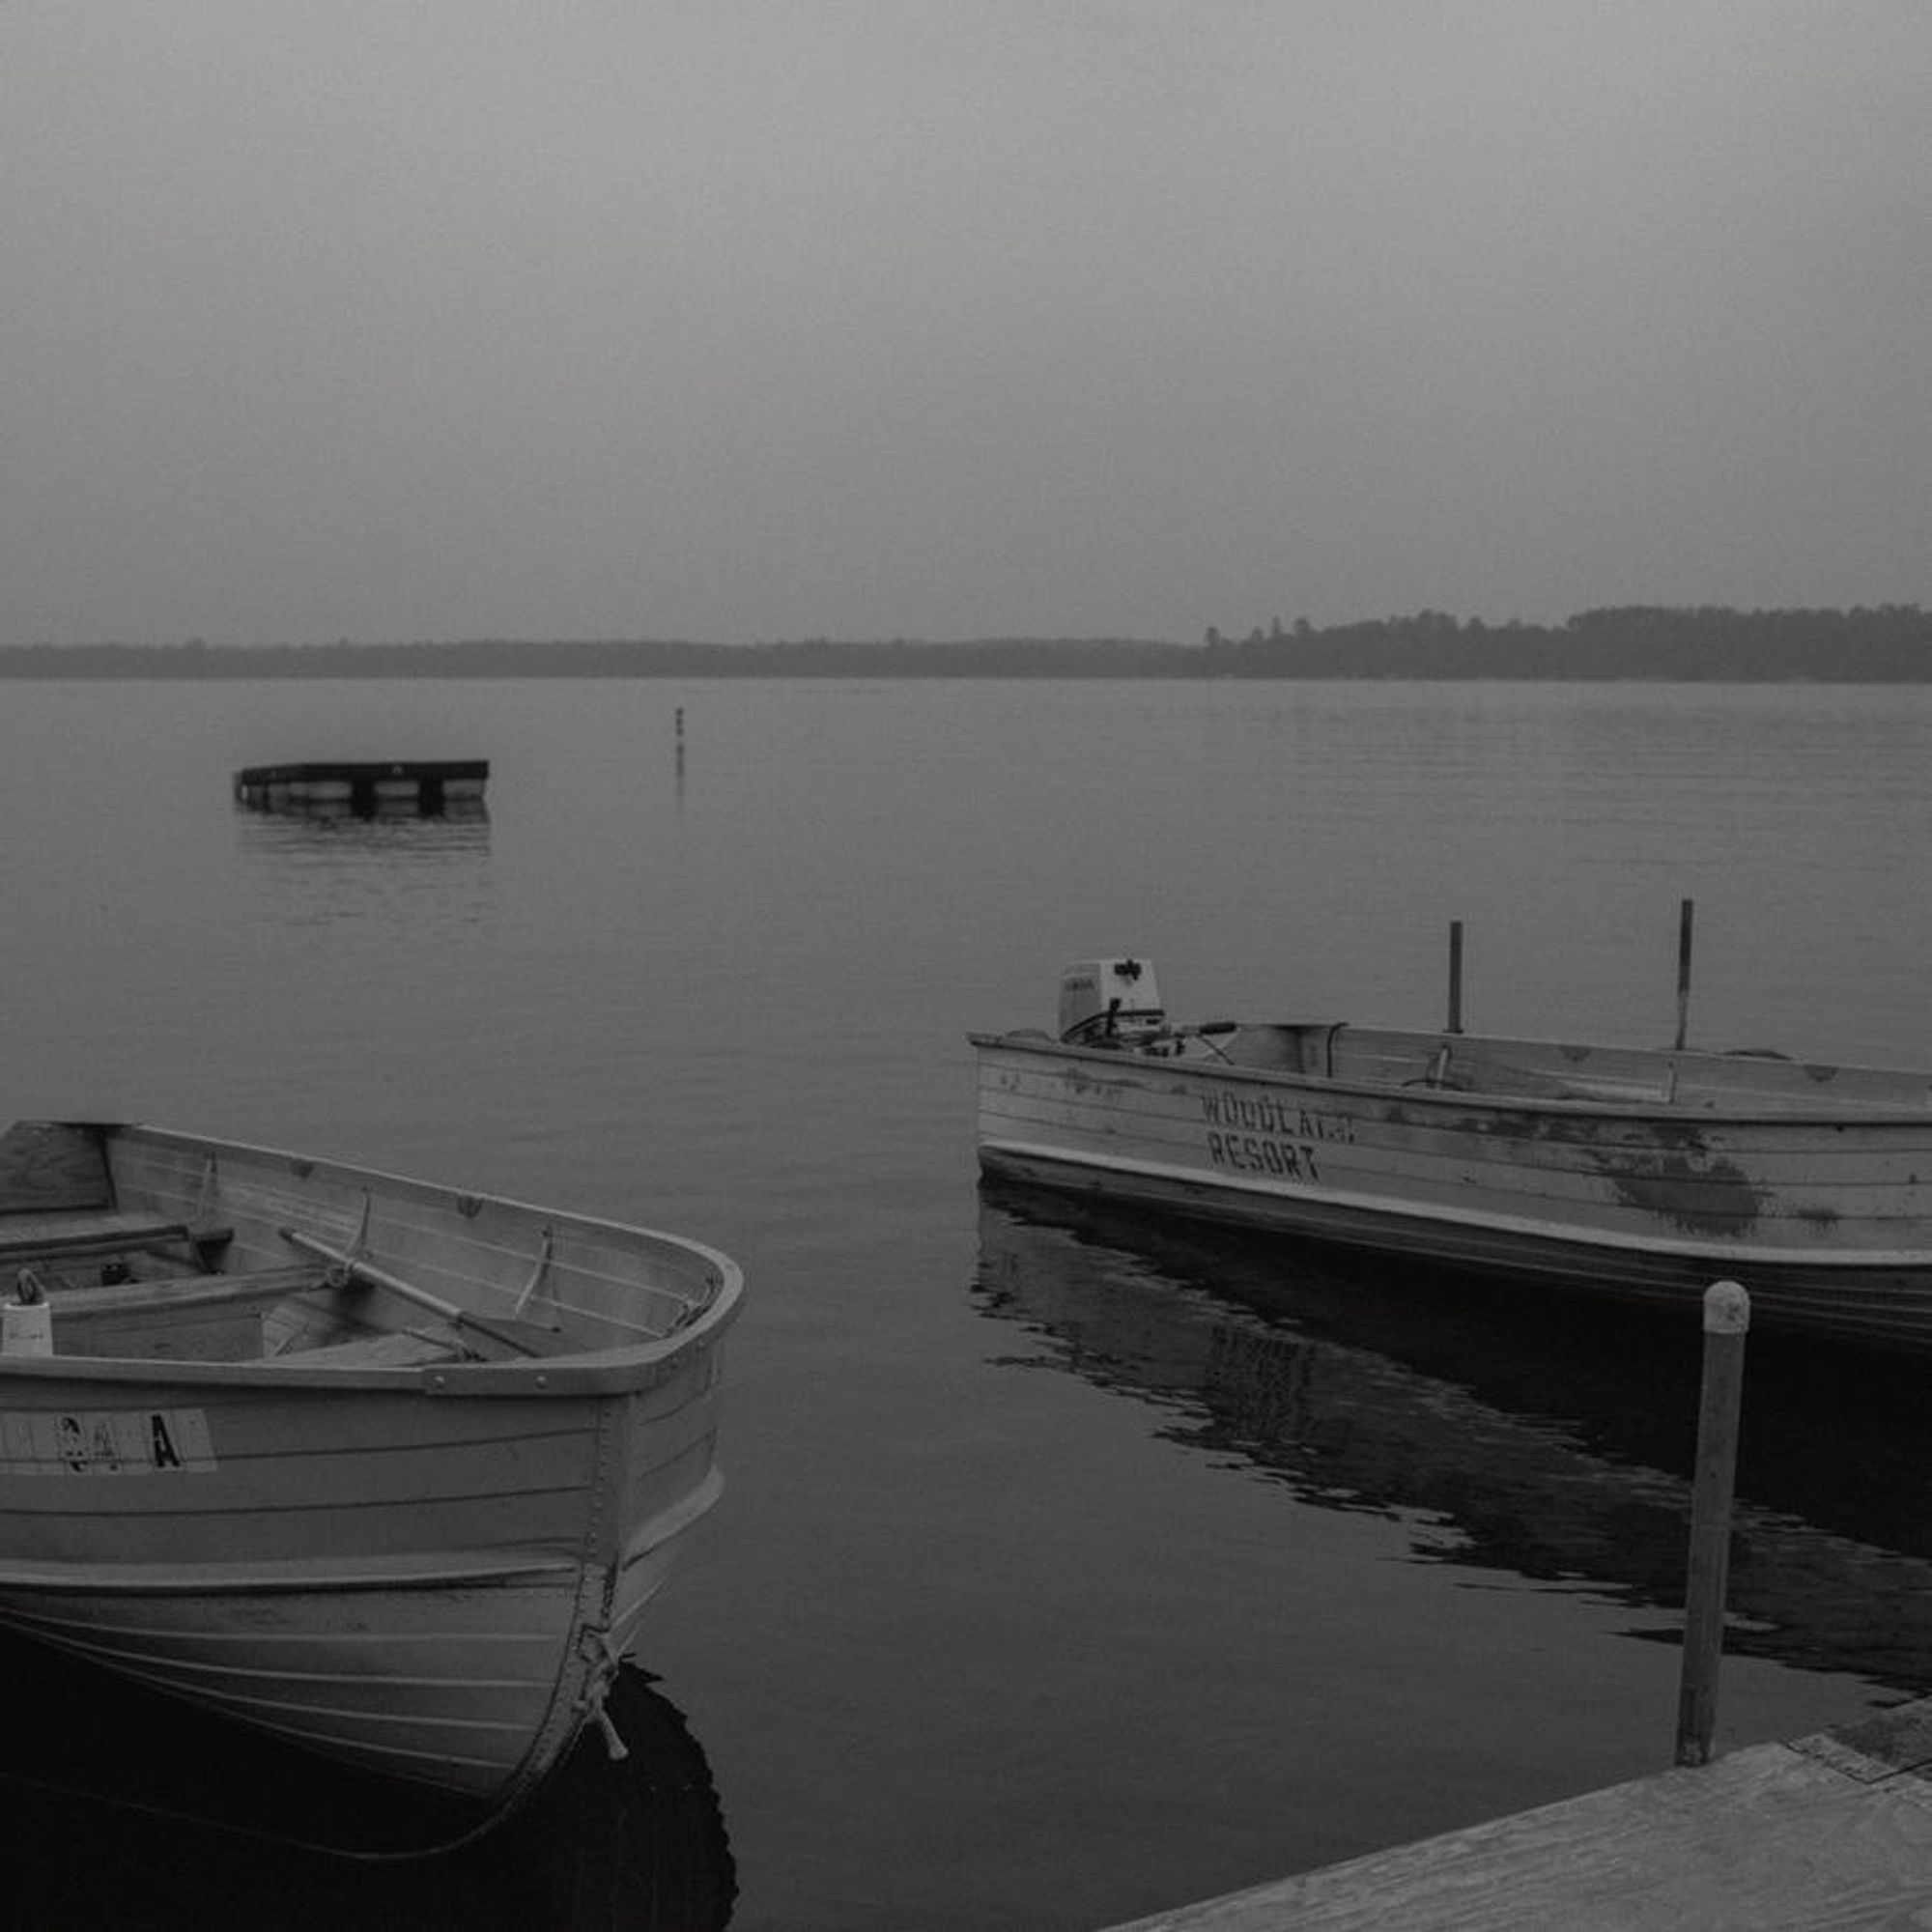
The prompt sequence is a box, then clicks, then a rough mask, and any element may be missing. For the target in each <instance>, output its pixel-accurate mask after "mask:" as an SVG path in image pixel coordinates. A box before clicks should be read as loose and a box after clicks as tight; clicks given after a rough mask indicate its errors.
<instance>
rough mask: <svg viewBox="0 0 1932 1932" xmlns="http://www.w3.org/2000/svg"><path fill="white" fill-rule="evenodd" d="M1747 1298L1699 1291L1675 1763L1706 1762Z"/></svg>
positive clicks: (1714, 1707)
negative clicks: (1700, 1328)
mask: <svg viewBox="0 0 1932 1932" xmlns="http://www.w3.org/2000/svg"><path fill="white" fill-rule="evenodd" d="M1749 1327H1750V1296H1749V1295H1748V1294H1747V1293H1745V1291H1744V1289H1743V1288H1741V1287H1740V1286H1739V1285H1738V1284H1737V1283H1736V1282H1734V1281H1720V1282H1717V1283H1714V1284H1713V1285H1712V1286H1711V1287H1710V1288H1708V1289H1706V1290H1705V1291H1704V1378H1703V1386H1702V1390H1701V1392H1700V1395H1699V1400H1698V1411H1697V1469H1696V1476H1695V1480H1694V1482H1693V1484H1692V1488H1691V1494H1690V1571H1689V1575H1688V1577H1687V1578H1686V1582H1685V1592H1684V1668H1683V1674H1682V1677H1681V1680H1680V1682H1679V1687H1678V1693H1677V1762H1678V1763H1679V1764H1682V1765H1699V1764H1709V1763H1710V1762H1711V1734H1712V1732H1713V1731H1714V1730H1715V1729H1716V1727H1717V1719H1718V1669H1719V1664H1720V1662H1722V1659H1723V1650H1724V1591H1725V1585H1726V1582H1727V1579H1728V1576H1729V1571H1730V1558H1731V1499H1732V1495H1733V1493H1734V1490H1735V1485H1736V1478H1737V1465H1738V1417H1739V1414H1740V1411H1741V1410H1742V1408H1743V1396H1744V1369H1745V1335H1746V1332H1747V1330H1748V1329H1749Z"/></svg>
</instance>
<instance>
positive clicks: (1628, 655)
mask: <svg viewBox="0 0 1932 1932" xmlns="http://www.w3.org/2000/svg"><path fill="white" fill-rule="evenodd" d="M0 677H30V678H83V677H133V678H177V677H179V678H210V677H247V678H274V677H479V678H483V677H487V678H503V677H679V678H710V677H841V678H859V677H895V678H898V677H954V678H956V677H999V678H1017V677H1050V678H1069V677H1114V678H1119V677H1141V678H1146V677H1186V678H1200V677H1236V678H1284V677H1286V678H1404V679H1429V678H1455V679H1464V678H1502V679H1548V678H1554V679H1619V678H1621V679H1644V680H1684V681H1694V682H1706V683H1739V682H1752V681H1763V680H1778V681H1786V682H1789V681H1799V680H1805V681H1816V682H1839V683H1846V682H1859V683H1916V682H1919V681H1922V680H1925V679H1927V678H1928V677H1932V614H1928V613H1927V612H1925V611H1921V610H1920V609H1919V607H1918V605H1916V604H1885V605H1879V606H1877V607H1875V608H1864V607H1859V608H1856V609H1853V610H1850V611H1835V610H1812V611H1807V610H1784V611H1737V610H1732V609H1729V608H1713V607H1699V608H1695V609H1672V608H1668V607H1663V606H1647V605H1632V606H1625V607H1619V608H1616V609H1610V610H1598V611H1582V612H1580V613H1579V614H1577V615H1576V616H1574V617H1570V618H1568V619H1566V620H1565V621H1564V622H1563V623H1561V624H1557V625H1537V624H1523V623H1518V622H1515V621H1511V622H1508V623H1502V624H1489V623H1486V622H1485V621H1484V620H1483V619H1482V618H1480V617H1469V618H1462V619H1459V618H1457V617H1454V616H1451V615H1450V614H1448V613H1447V612H1445V611H1420V612H1418V613H1417V614H1415V615H1413V616H1407V617H1387V618H1376V619H1372V620H1368V621H1364V622H1359V623H1350V624H1340V625H1331V626H1328V627H1326V628H1318V627H1317V626H1315V625H1312V624H1310V623H1308V622H1307V621H1306V620H1305V619H1297V620H1296V621H1295V622H1293V624H1290V625H1284V624H1283V623H1282V622H1281V620H1280V619H1279V618H1274V619H1270V620H1269V621H1268V622H1267V623H1266V624H1265V625H1256V626H1255V627H1253V629H1251V630H1250V631H1249V632H1248V633H1247V635H1245V636H1243V637H1234V636H1228V635H1224V634H1223V633H1222V632H1221V630H1220V629H1219V628H1218V627H1214V626H1210V627H1209V628H1208V631H1207V632H1206V634H1205V635H1204V637H1203V639H1202V640H1201V641H1200V642H1199V643H1179V642H1166V641H1160V640H1154V639H1115V638H987V639H968V640H962V641H958V642H950V643H928V642H924V641H923V640H918V639H903V638H895V639H891V640H889V641H878V640H873V641H863V640H838V639H829V638H810V639H799V640H796V641H781V642H759V643H699V642H692V641H685V640H668V639H649V638H639V639H551V640H547V641H546V640H540V639H506V638H486V639H457V640H453V641H448V642H433V641H427V640H416V641H412V642H407V643H404V642H394V643H356V642H352V641H350V640H348V639H344V640H342V641H340V642H337V643H332V644H210V643H206V642H204V641H202V640H201V639H189V640H188V641H186V642H185V643H178V644H154V643H143V644H130V643H112V642H104V643H87V644H44V643H43V644H22V645H14V646H11V647H0Z"/></svg>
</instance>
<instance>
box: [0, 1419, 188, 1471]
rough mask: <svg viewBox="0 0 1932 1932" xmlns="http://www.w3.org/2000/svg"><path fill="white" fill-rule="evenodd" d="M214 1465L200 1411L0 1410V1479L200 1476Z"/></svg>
mask: <svg viewBox="0 0 1932 1932" xmlns="http://www.w3.org/2000/svg"><path fill="white" fill-rule="evenodd" d="M215 1466H216V1464H215V1461H214V1450H213V1447H212V1446H211V1444H210V1442H209V1437H208V1416H207V1413H206V1412H205V1411H204V1410H202V1409H199V1408H70V1409H35V1410H32V1411H31V1412H28V1413H21V1412H19V1411H17V1410H14V1411H0V1476H156V1475H162V1474H165V1473H167V1472H169V1471H171V1470H182V1471H185V1472H186V1473H188V1474H192V1475H205V1474H208V1473H209V1472H211V1471H212V1470H213V1469H214V1468H215Z"/></svg>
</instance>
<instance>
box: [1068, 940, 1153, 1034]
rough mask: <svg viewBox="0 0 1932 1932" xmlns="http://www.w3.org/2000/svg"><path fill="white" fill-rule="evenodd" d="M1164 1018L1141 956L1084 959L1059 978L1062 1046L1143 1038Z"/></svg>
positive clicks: (1146, 966) (1151, 975)
mask: <svg viewBox="0 0 1932 1932" xmlns="http://www.w3.org/2000/svg"><path fill="white" fill-rule="evenodd" d="M1166 1022H1167V1013H1166V1011H1165V1009H1163V1008H1162V1006H1161V1004H1160V988H1159V987H1158V986H1157V985H1156V984H1155V983H1154V977H1153V968H1152V967H1151V966H1150V965H1149V964H1148V962H1147V961H1146V960H1145V959H1132V958H1127V957H1124V956H1120V957H1115V958H1111V959H1084V960H1082V961H1080V962H1079V964H1077V965H1073V966H1069V967H1067V968H1066V970H1065V972H1064V973H1063V974H1062V975H1061V976H1060V1037H1061V1040H1062V1042H1063V1043H1064V1044H1065V1045H1067V1046H1097V1045H1100V1044H1103V1043H1104V1042H1106V1041H1108V1040H1115V1039H1121V1038H1122V1037H1125V1038H1145V1037H1146V1036H1147V1035H1149V1034H1151V1033H1155V1032H1157V1031H1159V1030H1160V1029H1161V1028H1162V1027H1163V1026H1165V1024H1166Z"/></svg>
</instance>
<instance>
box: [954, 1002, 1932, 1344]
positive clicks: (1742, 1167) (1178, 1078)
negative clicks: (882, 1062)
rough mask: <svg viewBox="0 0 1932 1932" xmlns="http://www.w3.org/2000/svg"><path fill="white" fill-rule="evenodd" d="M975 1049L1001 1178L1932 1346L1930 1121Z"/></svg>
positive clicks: (1028, 1040) (1928, 1116) (1895, 1113)
mask: <svg viewBox="0 0 1932 1932" xmlns="http://www.w3.org/2000/svg"><path fill="white" fill-rule="evenodd" d="M974 1043H975V1045H976V1047H977V1049H978V1055H979V1065H980V1118H979V1143H980V1165H981V1167H982V1168H983V1169H984V1170H985V1171H986V1172H987V1173H988V1174H992V1175H998V1176H1002V1177H1006V1178H1009V1179H1018V1180H1022V1181H1025V1182H1028V1183H1031V1184H1034V1185H1038V1186H1045V1187H1052V1188H1056V1189H1059V1190H1063V1191H1067V1192H1073V1193H1081V1194H1087V1195H1092V1196H1096V1197H1101V1198H1105V1199H1109V1200H1114V1201H1120V1202H1123V1203H1128V1204H1133V1205H1138V1206H1140V1207H1144V1208H1156V1209H1160V1210H1163V1211H1166V1212H1171V1213H1179V1214H1184V1215H1189V1216H1193V1217H1197V1218H1202V1219H1208V1220H1213V1221H1219V1222H1224V1223H1228V1224H1232V1225H1237V1226H1245V1227H1251V1228H1256V1229H1262V1230H1268V1231H1273V1232H1277V1233H1282V1234H1287V1235H1293V1236H1301V1237H1306V1238H1312V1239H1318V1240H1322V1241H1328V1242H1335V1243H1339V1244H1343V1245H1346V1246H1349V1247H1353V1248H1358V1249H1363V1250H1368V1251H1373V1252H1378V1253H1384V1254H1389V1255H1393V1256H1402V1257H1406V1258H1411V1259H1415V1260H1420V1261H1423V1262H1427V1263H1432V1264H1439V1265H1443V1266H1448V1267H1457V1268H1465V1269H1471V1270H1477V1271H1481V1272H1483V1273H1486V1274H1499V1275H1507V1276H1513V1277H1517V1278H1520V1279H1526V1280H1530V1281H1534V1282H1537V1283H1540V1284H1544V1285H1548V1286H1557V1287H1572V1288H1578V1289H1583V1290H1588V1291H1591V1292H1595V1293H1605V1294H1610V1295H1615V1296H1619V1297H1622V1298H1625V1299H1632V1300H1639V1301H1646V1302H1651V1303H1660V1304H1664V1305H1682V1306H1684V1307H1686V1308H1694V1307H1695V1306H1696V1304H1697V1302H1698V1300H1699V1298H1700V1297H1701V1295H1702V1293H1703V1291H1704V1290H1705V1289H1706V1288H1708V1287H1709V1286H1710V1284H1711V1283H1712V1282H1713V1281H1715V1280H1719V1279H1726V1278H1728V1279H1735V1280H1739V1281H1742V1282H1743V1283H1744V1284H1745V1285H1746V1286H1747V1288H1748V1289H1749V1290H1750V1292H1751V1295H1752V1300H1753V1307H1754V1310H1755V1311H1756V1313H1757V1316H1758V1318H1759V1319H1761V1320H1762V1321H1766V1322H1768V1323H1771V1324H1773V1325H1776V1326H1782V1327H1787V1328H1793V1329H1799V1330H1806V1331H1811V1332H1817V1333H1829V1334H1833V1335H1839V1336H1850V1337H1857V1338H1860V1339H1862V1340H1865V1341H1869V1342H1874V1343H1879V1344H1883V1345H1888V1346H1907V1347H1911V1348H1915V1349H1932V1186H1928V1184H1927V1180H1925V1179H1921V1177H1928V1178H1932V1110H1927V1109H1925V1108H1923V1107H1921V1108H1919V1109H1918V1110H1916V1111H1915V1110H1910V1109H1903V1108H1885V1109H1878V1108H1873V1109H1869V1110H1866V1111H1864V1112H1862V1113H1861V1112H1858V1111H1850V1110H1848V1111H1846V1112H1844V1113H1842V1114H1839V1115H1828V1114H1825V1113H1823V1112H1822V1111H1820V1110H1817V1109H1813V1110H1812V1111H1810V1112H1801V1111H1797V1110H1795V1109H1794V1110H1790V1111H1786V1112H1783V1113H1780V1112H1778V1111H1776V1108H1775V1107H1774V1106H1772V1105H1771V1103H1770V1102H1769V1101H1768V1100H1767V1101H1765V1102H1763V1103H1762V1104H1759V1105H1757V1106H1755V1107H1753V1106H1749V1105H1746V1106H1729V1107H1724V1108H1719V1107H1718V1106H1715V1105H1713V1106H1710V1107H1706V1108H1703V1109H1701V1110H1699V1111H1695V1112H1693V1111H1690V1110H1689V1109H1687V1108H1683V1107H1674V1106H1668V1105H1664V1104H1662V1103H1659V1104H1652V1105H1648V1106H1644V1105H1626V1106H1622V1107H1619V1106H1616V1105H1612V1104H1603V1103H1593V1102H1590V1101H1584V1100H1578V1099H1575V1098H1545V1099H1535V1098H1531V1097H1527V1096H1500V1095H1490V1094H1481V1093H1466V1092H1462V1093H1451V1092H1436V1091H1430V1090H1429V1089H1428V1088H1427V1087H1426V1086H1425V1085H1424V1084H1423V1082H1421V1081H1420V1080H1417V1081H1415V1082H1414V1083H1413V1084H1412V1085H1393V1084H1369V1083H1366V1082H1359V1081H1356V1082H1351V1081H1349V1080H1344V1079H1336V1078H1333V1077H1326V1076H1322V1075H1318V1074H1308V1073H1302V1072H1297V1071H1293V1070H1281V1071H1275V1070H1263V1069H1259V1068H1254V1067H1246V1066H1239V1065H1229V1064H1226V1063H1225V1062H1217V1061H1215V1060H1214V1059H1212V1058H1211V1057H1208V1056H1204V1057H1202V1058H1200V1059H1190V1058H1186V1057H1182V1056H1179V1055H1177V1056H1175V1057H1160V1056H1156V1055H1148V1054H1141V1053H1133V1052H1121V1051H1102V1050H1089V1049H1081V1048H1075V1047H1066V1046H1063V1045H1060V1044H1058V1043H1056V1042H1053V1041H1050V1040H1048V1039H1046V1038H1045V1037H1043V1036H1032V1037H1028V1036H1018V1037H1015V1036H999V1037H995V1036H984V1035H980V1036H975V1037H974ZM1424 1044H1425V1045H1426V1044H1428V1042H1424ZM1580 1051H1581V1050H1577V1053H1578V1055H1579V1057H1580ZM1627 1058H1630V1057H1628V1056H1627ZM1422 1064H1423V1062H1422V1061H1421V1060H1418V1062H1417V1067H1418V1070H1419V1068H1420V1065H1422ZM1619 1070H1620V1071H1627V1070H1628V1069H1627V1068H1625V1069H1619ZM1666 1070H1667V1069H1666ZM1731 1077H1733V1078H1736V1079H1738V1080H1739V1081H1741V1082H1745V1083H1746V1084H1748V1082H1749V1080H1750V1079H1751V1078H1752V1077H1753V1075H1752V1071H1751V1069H1744V1070H1741V1071H1739V1072H1736V1073H1735V1074H1733V1075H1732V1076H1731ZM1770 1077H1771V1076H1770V1075H1769V1074H1767V1075H1765V1076H1764V1078H1765V1080H1766V1082H1767V1092H1769V1091H1770V1089H1769V1085H1768V1083H1769V1080H1770ZM1661 1091H1662V1090H1660V1092H1661Z"/></svg>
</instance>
